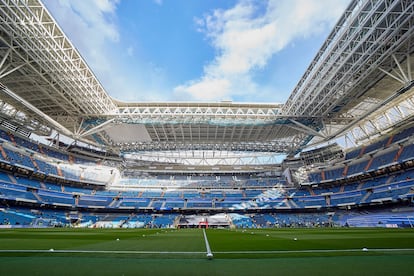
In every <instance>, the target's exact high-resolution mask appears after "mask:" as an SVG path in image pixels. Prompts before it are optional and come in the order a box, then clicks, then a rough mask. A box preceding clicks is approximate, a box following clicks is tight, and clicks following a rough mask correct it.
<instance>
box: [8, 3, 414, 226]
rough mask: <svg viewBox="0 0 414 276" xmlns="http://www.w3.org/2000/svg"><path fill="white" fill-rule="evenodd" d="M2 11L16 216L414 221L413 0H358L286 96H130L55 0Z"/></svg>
mask: <svg viewBox="0 0 414 276" xmlns="http://www.w3.org/2000/svg"><path fill="white" fill-rule="evenodd" d="M0 20H1V24H0V227H2V228H11V227H14V228H20V227H90V228H197V227H224V228H265V227H334V226H338V227H351V226H352V227H413V223H414V143H413V142H414V120H413V118H414V117H413V114H414V88H413V87H414V81H413V76H414V74H413V72H412V69H411V68H414V64H413V62H414V58H413V57H412V56H413V52H414V2H413V1H406V0H393V1H389V0H378V1H365V0H354V1H351V3H350V4H349V6H348V7H347V9H346V11H345V12H344V14H343V15H342V17H341V18H340V19H339V21H338V22H337V24H336V25H335V27H334V28H333V30H332V32H331V33H330V35H329V37H328V38H327V39H326V41H325V42H324V44H323V45H322V46H321V48H320V50H319V52H318V53H317V55H316V56H315V58H314V60H313V61H312V62H311V64H310V65H309V67H308V69H307V70H306V72H304V74H303V76H302V78H301V79H300V80H298V83H297V85H296V87H295V89H294V90H293V91H292V93H291V95H290V96H289V98H288V100H287V101H286V103H283V104H275V103H234V102H228V101H225V102H214V103H204V102H203V103H193V102H159V103H154V102H148V103H142V102H141V103H130V102H121V101H119V100H115V99H113V98H111V97H110V96H109V95H108V93H107V92H106V91H105V89H104V87H102V85H101V84H100V82H99V80H98V79H97V78H96V77H95V75H94V73H93V72H92V70H91V69H90V68H89V67H88V65H87V64H86V61H85V60H84V59H83V58H82V57H81V54H80V53H79V52H78V51H77V49H76V48H75V47H74V46H73V44H72V43H71V41H70V40H69V38H67V37H66V35H65V34H64V33H63V31H62V30H61V28H60V27H59V26H58V24H57V23H56V21H55V20H54V19H53V17H52V16H51V14H50V13H49V12H48V10H47V9H46V8H45V6H44V5H43V4H42V3H41V2H40V1H38V0H30V1H0ZM271 100H272V99H269V101H271Z"/></svg>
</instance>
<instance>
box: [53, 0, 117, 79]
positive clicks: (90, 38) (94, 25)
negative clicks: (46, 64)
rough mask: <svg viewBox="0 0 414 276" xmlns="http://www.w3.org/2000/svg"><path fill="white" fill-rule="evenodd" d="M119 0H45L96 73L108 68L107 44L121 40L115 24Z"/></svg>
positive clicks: (109, 65) (108, 69)
mask: <svg viewBox="0 0 414 276" xmlns="http://www.w3.org/2000/svg"><path fill="white" fill-rule="evenodd" d="M118 2H119V1H118V0H93V1H85V0H59V1H54V0H48V1H46V2H45V4H46V6H47V7H48V9H49V10H51V11H52V14H53V16H54V17H55V18H56V19H57V20H58V22H59V25H60V26H63V27H64V31H65V33H66V34H67V35H68V37H69V38H70V40H71V41H72V42H73V43H74V45H75V46H76V47H77V48H78V49H79V51H80V52H81V53H82V55H83V56H85V57H86V59H87V60H88V64H89V65H90V66H91V67H92V68H94V71H97V72H95V73H98V74H99V72H101V73H102V72H106V71H110V70H111V64H110V61H109V60H108V59H107V58H104V57H105V56H108V53H109V52H110V49H109V47H108V44H113V43H117V42H118V41H119V39H120V34H119V30H118V27H117V24H116V6H117V4H118Z"/></svg>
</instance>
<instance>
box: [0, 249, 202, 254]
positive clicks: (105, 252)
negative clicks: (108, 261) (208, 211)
mask: <svg viewBox="0 0 414 276" xmlns="http://www.w3.org/2000/svg"><path fill="white" fill-rule="evenodd" d="M0 253H93V254H95V253H97V254H161V255H162V254H187V255H189V254H205V253H206V252H204V251H131V250H128V251H125V250H58V249H53V250H50V249H46V250H45V249H28V250H25V249H22V250H14V249H6V250H0Z"/></svg>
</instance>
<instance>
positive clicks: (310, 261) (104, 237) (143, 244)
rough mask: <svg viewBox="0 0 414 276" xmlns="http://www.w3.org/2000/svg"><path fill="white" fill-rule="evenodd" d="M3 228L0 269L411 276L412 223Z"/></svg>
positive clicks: (25, 271)
mask: <svg viewBox="0 0 414 276" xmlns="http://www.w3.org/2000/svg"><path fill="white" fill-rule="evenodd" d="M206 237H207V239H208V244H209V246H210V248H211V250H212V253H213V255H214V258H213V259H212V260H209V259H208V258H207V255H206V254H207V249H206V242H205V239H204V234H203V230H201V229H180V230H175V229H151V230H146V229H137V230H131V229H119V230H113V229H111V230H109V229H2V230H0V275H148V274H152V275H178V274H180V275H328V274H329V275H389V274H394V275H412V270H413V263H414V231H413V230H411V229H260V230H258V229H249V230H224V229H208V230H207V231H206Z"/></svg>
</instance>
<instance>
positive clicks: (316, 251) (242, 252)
mask: <svg viewBox="0 0 414 276" xmlns="http://www.w3.org/2000/svg"><path fill="white" fill-rule="evenodd" d="M370 251H371V252H398V251H414V248H368V249H367V250H366V251H363V249H362V248H360V249H313V250H269V251H215V253H217V254H289V253H340V252H370Z"/></svg>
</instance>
